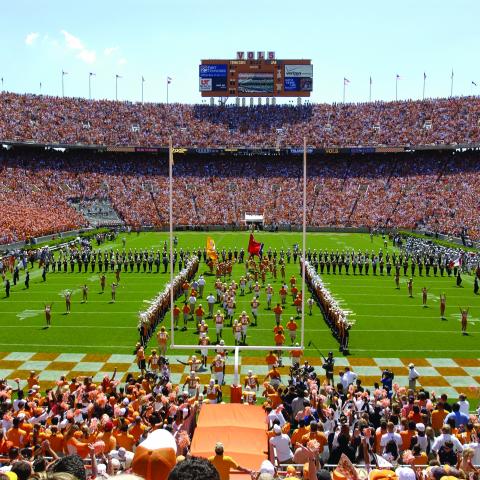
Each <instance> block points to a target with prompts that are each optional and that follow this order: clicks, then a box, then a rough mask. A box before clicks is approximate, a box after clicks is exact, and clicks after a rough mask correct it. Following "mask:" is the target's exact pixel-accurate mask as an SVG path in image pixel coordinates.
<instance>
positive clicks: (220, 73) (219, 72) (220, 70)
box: [199, 63, 227, 78]
mask: <svg viewBox="0 0 480 480" xmlns="http://www.w3.org/2000/svg"><path fill="white" fill-rule="evenodd" d="M199 73H200V75H199V76H200V78H214V77H224V78H227V64H226V63H221V64H212V65H200V66H199Z"/></svg>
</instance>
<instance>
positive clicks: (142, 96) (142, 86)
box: [142, 75, 144, 104]
mask: <svg viewBox="0 0 480 480" xmlns="http://www.w3.org/2000/svg"><path fill="white" fill-rule="evenodd" d="M143 82H144V80H143V75H142V104H143Z"/></svg>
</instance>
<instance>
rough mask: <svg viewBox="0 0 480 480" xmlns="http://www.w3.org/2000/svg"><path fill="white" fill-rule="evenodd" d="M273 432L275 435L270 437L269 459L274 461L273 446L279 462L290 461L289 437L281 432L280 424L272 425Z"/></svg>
mask: <svg viewBox="0 0 480 480" xmlns="http://www.w3.org/2000/svg"><path fill="white" fill-rule="evenodd" d="M273 432H274V433H275V436H274V437H272V438H271V439H270V442H269V443H270V446H271V447H272V448H271V449H270V461H271V462H272V463H275V457H274V451H273V447H275V449H276V453H277V458H278V462H279V463H291V461H292V459H293V452H292V449H291V442H290V437H289V436H288V435H287V434H285V433H282V429H281V428H280V425H274V427H273Z"/></svg>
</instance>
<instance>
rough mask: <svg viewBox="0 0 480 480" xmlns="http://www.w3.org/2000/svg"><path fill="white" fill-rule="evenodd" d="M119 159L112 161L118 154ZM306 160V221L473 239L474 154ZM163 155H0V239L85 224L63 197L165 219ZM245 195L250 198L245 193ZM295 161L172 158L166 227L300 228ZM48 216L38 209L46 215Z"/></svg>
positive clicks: (128, 216)
mask: <svg viewBox="0 0 480 480" xmlns="http://www.w3.org/2000/svg"><path fill="white" fill-rule="evenodd" d="M119 155H120V157H119ZM387 155H388V156H387V157H378V156H369V155H362V156H361V157H348V158H345V157H343V156H340V157H337V156H335V158H333V157H325V158H322V159H315V158H313V159H311V160H310V161H309V164H308V172H307V178H308V180H307V224H308V225H310V226H339V227H342V226H355V227H368V228H378V227H382V228H383V227H385V226H387V227H394V228H397V227H403V228H425V229H428V230H431V231H435V232H442V233H448V234H453V235H460V232H464V231H466V232H467V234H468V235H469V237H470V238H471V239H479V238H480V227H479V222H478V221H477V218H478V211H479V209H480V199H479V196H478V192H479V191H480V167H479V163H478V160H477V155H476V153H475V152H466V153H462V154H460V153H457V154H455V155H453V154H447V153H441V152H440V153H435V152H430V153H411V154H403V155H396V156H391V155H389V154H387ZM167 171H168V169H167V164H166V159H161V160H160V161H158V159H156V158H154V157H152V156H148V155H143V156H142V155H135V156H128V155H125V154H112V153H103V154H102V153H91V152H65V153H59V152H52V151H41V150H32V151H29V152H26V151H15V150H12V151H10V152H6V153H3V154H1V157H0V178H1V179H2V182H1V186H0V208H1V210H2V215H1V216H0V241H1V242H2V243H5V242H12V241H16V240H21V239H25V238H28V237H31V236H37V235H41V234H47V233H53V232H58V231H62V230H63V231H65V230H68V229H72V228H74V227H78V226H81V225H84V224H85V223H86V220H85V219H84V218H83V217H82V216H81V215H80V214H79V213H78V212H77V211H75V210H74V209H73V208H72V207H71V206H70V205H69V203H68V199H69V198H82V197H83V196H84V197H87V198H100V199H108V201H109V202H110V203H111V205H112V206H113V207H114V209H115V210H116V211H117V212H118V214H119V215H120V217H121V218H122V219H123V221H125V223H126V224H127V225H130V226H132V227H133V228H140V227H142V226H147V225H154V226H165V225H168V221H169V213H168V205H169V201H168V192H169V188H168V176H167ZM252 192H253V194H252ZM302 199H303V196H302V166H301V161H300V159H298V161H296V160H295V159H287V158H281V157H261V158H256V157H247V158H245V159H244V158H241V159H239V158H225V157H220V158H214V159H211V158H208V159H203V158H198V157H192V158H190V157H183V156H181V155H177V156H176V157H175V165H174V169H173V221H174V223H175V224H176V225H240V224H242V223H243V219H244V216H245V214H246V213H255V214H263V215H264V219H265V223H266V224H267V225H272V224H277V225H297V226H298V225H300V224H301V219H302V215H301V210H302V202H303V200H302ZM47 213H48V214H47Z"/></svg>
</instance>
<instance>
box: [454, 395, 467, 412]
mask: <svg viewBox="0 0 480 480" xmlns="http://www.w3.org/2000/svg"><path fill="white" fill-rule="evenodd" d="M457 403H458V405H459V406H460V413H463V414H465V415H469V414H470V403H469V401H468V400H467V397H466V396H465V395H463V393H461V394H460V395H459V396H458V402H457Z"/></svg>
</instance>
